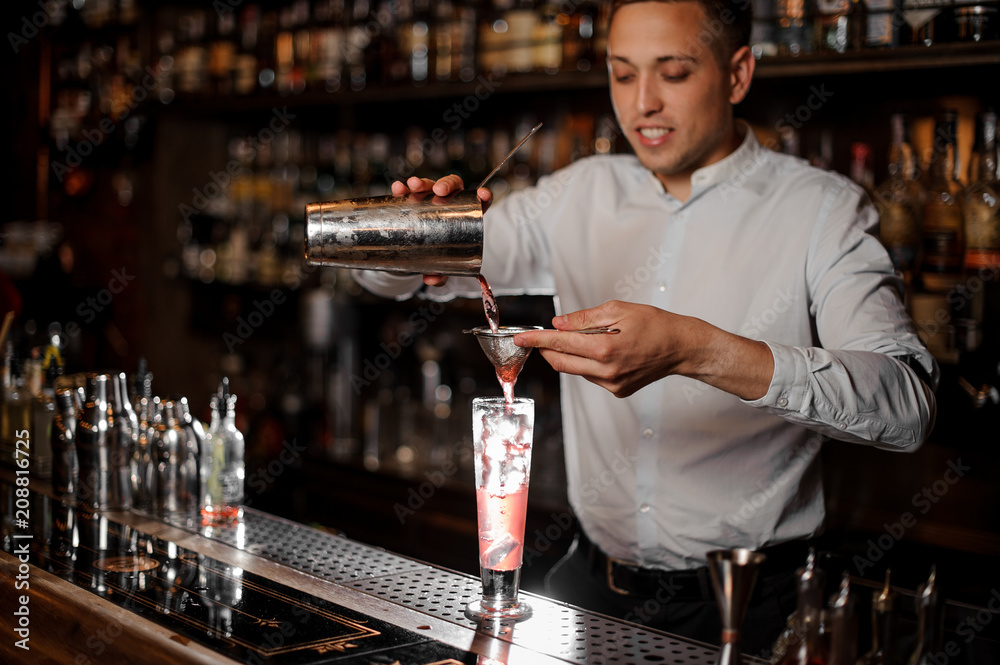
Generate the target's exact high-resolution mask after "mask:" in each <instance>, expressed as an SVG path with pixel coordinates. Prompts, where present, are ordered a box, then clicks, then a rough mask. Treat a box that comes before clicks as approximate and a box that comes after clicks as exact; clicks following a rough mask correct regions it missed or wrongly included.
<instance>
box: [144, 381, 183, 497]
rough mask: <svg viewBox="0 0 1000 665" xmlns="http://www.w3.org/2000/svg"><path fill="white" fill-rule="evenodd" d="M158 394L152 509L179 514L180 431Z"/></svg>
mask: <svg viewBox="0 0 1000 665" xmlns="http://www.w3.org/2000/svg"><path fill="white" fill-rule="evenodd" d="M165 406H166V405H165V404H164V403H163V402H161V401H160V398H159V397H154V398H153V402H152V411H151V413H152V418H153V421H152V430H153V435H152V439H151V441H150V454H151V456H152V462H153V473H152V476H153V489H152V492H151V493H150V494H151V496H152V500H153V512H154V513H156V514H158V515H167V514H170V513H176V512H177V511H178V510H179V507H180V501H179V492H178V488H179V478H180V448H181V442H180V437H181V432H180V427H179V426H177V422H176V421H175V420H172V418H171V417H170V416H168V414H167V413H166V409H165Z"/></svg>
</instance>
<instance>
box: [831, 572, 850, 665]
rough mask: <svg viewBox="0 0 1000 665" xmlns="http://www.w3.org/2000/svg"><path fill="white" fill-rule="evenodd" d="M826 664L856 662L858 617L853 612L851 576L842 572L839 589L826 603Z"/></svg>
mask: <svg viewBox="0 0 1000 665" xmlns="http://www.w3.org/2000/svg"><path fill="white" fill-rule="evenodd" d="M827 623H828V629H827V634H826V635H827V638H828V640H829V644H828V647H827V657H826V665H856V664H857V662H858V618H857V616H856V615H855V613H854V597H853V594H851V576H850V575H848V574H847V573H844V575H843V577H841V579H840V590H839V591H838V592H837V593H836V594H834V595H833V597H832V598H830V603H829V604H828V605H827Z"/></svg>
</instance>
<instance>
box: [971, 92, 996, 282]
mask: <svg viewBox="0 0 1000 665" xmlns="http://www.w3.org/2000/svg"><path fill="white" fill-rule="evenodd" d="M977 124H978V127H977V132H976V146H975V150H976V152H978V154H979V160H978V164H977V169H976V177H975V180H974V181H973V182H972V183H971V184H970V185H969V186H968V187H967V188H966V190H965V196H964V199H965V201H964V203H965V205H964V207H963V213H964V221H965V270H966V271H967V272H976V271H980V270H983V271H988V270H995V269H997V268H1000V180H998V178H997V140H996V139H997V115H996V113H994V112H992V111H988V112H986V113H982V114H980V116H979V119H978V123H977Z"/></svg>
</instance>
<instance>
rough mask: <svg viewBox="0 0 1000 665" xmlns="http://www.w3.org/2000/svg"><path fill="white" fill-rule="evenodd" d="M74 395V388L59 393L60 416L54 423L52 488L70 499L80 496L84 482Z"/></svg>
mask: <svg viewBox="0 0 1000 665" xmlns="http://www.w3.org/2000/svg"><path fill="white" fill-rule="evenodd" d="M73 393H74V391H73V390H72V389H71V388H59V389H58V390H56V415H55V419H54V420H53V421H52V454H53V460H52V485H53V489H54V490H55V492H56V494H57V495H59V496H61V497H63V498H67V499H72V498H73V497H74V496H75V495H76V491H77V486H78V485H79V483H80V458H79V457H78V456H77V452H76V405H75V404H74V402H73Z"/></svg>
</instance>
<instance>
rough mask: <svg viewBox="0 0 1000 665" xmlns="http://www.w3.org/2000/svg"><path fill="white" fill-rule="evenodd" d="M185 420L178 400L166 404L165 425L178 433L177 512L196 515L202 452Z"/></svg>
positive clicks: (199, 505)
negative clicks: (199, 457)
mask: <svg viewBox="0 0 1000 665" xmlns="http://www.w3.org/2000/svg"><path fill="white" fill-rule="evenodd" d="M183 418H184V414H183V413H182V410H181V407H180V405H179V404H178V402H177V401H176V400H169V401H167V402H164V404H163V420H164V424H165V426H166V427H168V428H170V429H172V430H174V431H176V432H177V510H178V511H179V512H181V513H184V514H186V515H194V514H196V513H197V512H198V511H199V509H200V508H201V478H200V476H199V473H198V469H199V460H198V455H199V453H200V451H199V448H198V441H197V439H196V438H195V436H194V433H193V432H192V431H191V430H188V429H185V428H184V426H183Z"/></svg>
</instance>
